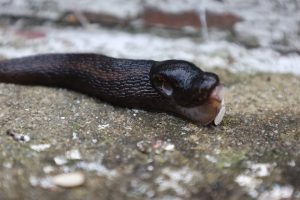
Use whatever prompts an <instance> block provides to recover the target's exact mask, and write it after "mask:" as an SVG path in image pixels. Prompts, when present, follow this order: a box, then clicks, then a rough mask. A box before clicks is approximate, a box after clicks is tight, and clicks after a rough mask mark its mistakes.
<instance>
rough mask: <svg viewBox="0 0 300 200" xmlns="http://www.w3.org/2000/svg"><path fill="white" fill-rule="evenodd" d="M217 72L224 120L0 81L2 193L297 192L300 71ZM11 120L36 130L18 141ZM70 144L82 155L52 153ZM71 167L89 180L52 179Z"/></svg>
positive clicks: (168, 195)
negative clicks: (199, 119)
mask: <svg viewBox="0 0 300 200" xmlns="http://www.w3.org/2000/svg"><path fill="white" fill-rule="evenodd" d="M216 72H218V74H220V76H221V79H222V80H224V83H225V84H226V86H227V88H228V90H227V96H226V102H227V108H228V112H227V115H226V117H225V119H224V121H223V123H222V125H221V126H218V127H198V126H197V125H194V124H192V123H190V122H187V121H184V120H181V119H179V118H176V117H173V116H170V115H168V114H164V113H149V112H145V111H136V110H130V109H124V108H116V107H113V106H110V105H108V104H105V103H103V102H100V101H98V100H95V99H93V98H89V97H86V96H84V95H81V94H78V93H73V92H69V91H66V90H63V89H51V88H43V87H26V86H17V85H8V84H0V107H1V113H0V124H1V128H0V144H1V147H0V149H1V151H0V152H1V153H0V161H1V163H2V164H1V165H0V170H1V173H0V190H1V192H0V199H61V198H64V199H94V198H96V197H98V198H99V197H101V199H142V198H145V199H199V198H201V199H251V198H253V197H255V198H256V197H261V198H262V199H264V198H263V197H264V196H268V195H274V193H275V191H276V190H278V191H277V192H281V193H283V195H286V196H289V197H291V195H294V198H300V197H299V195H300V191H299V187H300V182H299V177H298V176H299V170H300V168H299V166H300V159H299V152H300V145H299V134H300V132H299V131H300V129H299V128H300V125H299V120H300V119H299V118H300V117H299V116H300V115H299V114H300V109H299V106H298V104H299V101H300V92H299V87H300V80H299V77H295V76H292V75H276V74H256V75H244V74H231V73H229V72H227V71H224V70H216ZM8 129H13V130H15V131H17V132H18V133H22V134H26V135H28V136H30V138H31V140H30V141H29V142H24V143H22V142H17V141H15V140H13V139H12V138H11V137H10V136H8V135H6V131H7V130H8ZM161 141H162V142H166V143H167V144H166V145H165V146H164V145H160V143H161ZM34 144H49V145H51V146H50V147H49V148H48V149H45V150H44V151H41V152H37V151H35V150H33V149H32V148H31V145H34ZM173 145H174V146H173ZM173 147H174V149H173ZM70 150H71V151H72V150H73V151H74V150H78V151H79V152H80V158H79V159H67V162H66V163H65V164H62V165H59V163H56V162H55V161H54V158H58V157H59V156H62V157H63V156H64V155H65V154H66V152H67V151H70ZM49 168H50V169H51V170H49ZM47 169H48V170H47ZM68 171H82V172H83V173H84V174H85V176H86V182H85V184H84V185H83V186H81V187H78V188H72V189H62V188H53V187H52V186H51V185H50V186H49V185H47V180H45V177H47V176H51V175H53V174H59V173H62V172H68ZM34 180H36V181H34ZM37 181H40V182H38V183H35V182H37ZM43 181H44V182H43ZM48 187H49V188H48ZM272 191H273V193H272ZM268 192H270V194H268ZM292 192H293V194H292Z"/></svg>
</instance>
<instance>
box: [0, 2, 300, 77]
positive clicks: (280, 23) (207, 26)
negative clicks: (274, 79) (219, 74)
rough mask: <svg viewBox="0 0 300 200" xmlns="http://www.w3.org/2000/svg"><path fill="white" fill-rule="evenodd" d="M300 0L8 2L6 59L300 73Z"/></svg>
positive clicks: (0, 12) (3, 20) (3, 35)
mask: <svg viewBox="0 0 300 200" xmlns="http://www.w3.org/2000/svg"><path fill="white" fill-rule="evenodd" d="M299 10H300V1H299V0H264V1H259V0H248V1H244V0H177V1H171V0H151V1H150V0H129V1H126V3H124V2H123V1H121V0H110V1H100V0H98V1H95V0H64V1H60V0H1V1H0V55H1V56H3V57H15V56H22V55H27V54H35V53H46V52H78V51H80V52H83V51H85V52H86V51H88V52H98V53H103V54H106V55H111V56H116V57H128V58H146V59H156V60H160V59H170V58H178V59H187V60H190V61H193V62H196V63H197V64H199V65H200V66H203V67H208V68H209V67H221V68H226V69H228V70H231V71H271V72H290V73H295V74H300V72H299V71H300V70H299V67H298V66H299V63H300V58H299V54H300V39H299V38H300V12H299Z"/></svg>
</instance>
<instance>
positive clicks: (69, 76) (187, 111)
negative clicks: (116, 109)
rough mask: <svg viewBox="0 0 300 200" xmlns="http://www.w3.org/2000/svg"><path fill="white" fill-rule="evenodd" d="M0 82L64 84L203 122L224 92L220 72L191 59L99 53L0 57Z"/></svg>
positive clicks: (105, 98) (117, 101)
mask: <svg viewBox="0 0 300 200" xmlns="http://www.w3.org/2000/svg"><path fill="white" fill-rule="evenodd" d="M0 82H5V83H16V84H24V85H44V86H51V87H63V88H67V89H71V90H74V91H78V92H81V93H84V94H87V95H90V96H93V97H97V98H99V99H101V100H103V101H106V102H109V103H111V104H114V105H118V106H122V107H129V108H142V109H146V110H153V111H165V112H171V113H174V114H176V115H179V116H181V117H183V118H186V119H189V120H192V121H194V122H196V123H198V124H201V125H207V124H209V123H211V122H212V121H213V120H214V118H215V117H216V115H217V113H218V111H219V110H220V103H221V100H222V98H223V97H222V96H223V94H222V93H223V92H222V90H223V89H222V86H220V84H219V78H218V76H217V75H216V74H213V73H209V72H203V71H202V70H201V69H199V68H198V67H196V66H195V65H194V64H192V63H189V62H186V61H182V60H167V61H162V62H158V61H153V60H132V59H117V58H111V57H107V56H104V55H99V54H45V55H37V56H29V57H23V58H16V59H11V60H4V61H0Z"/></svg>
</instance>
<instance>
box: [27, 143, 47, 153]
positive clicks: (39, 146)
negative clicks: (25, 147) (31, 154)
mask: <svg viewBox="0 0 300 200" xmlns="http://www.w3.org/2000/svg"><path fill="white" fill-rule="evenodd" d="M50 147H51V145H50V144H36V145H31V146H30V148H31V149H32V150H35V151H37V152H41V151H45V150H46V149H48V148H50Z"/></svg>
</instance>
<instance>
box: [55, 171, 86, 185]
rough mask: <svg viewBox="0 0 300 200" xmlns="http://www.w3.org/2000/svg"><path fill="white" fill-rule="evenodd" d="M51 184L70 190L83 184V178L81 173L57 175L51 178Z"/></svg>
mask: <svg viewBox="0 0 300 200" xmlns="http://www.w3.org/2000/svg"><path fill="white" fill-rule="evenodd" d="M52 182H53V183H54V184H55V185H57V186H60V187H65V188H72V187H77V186H80V185H82V184H84V182H85V176H84V174H83V173H81V172H73V173H68V174H58V175H56V176H53V177H52Z"/></svg>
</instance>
